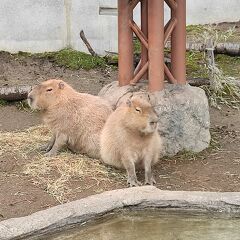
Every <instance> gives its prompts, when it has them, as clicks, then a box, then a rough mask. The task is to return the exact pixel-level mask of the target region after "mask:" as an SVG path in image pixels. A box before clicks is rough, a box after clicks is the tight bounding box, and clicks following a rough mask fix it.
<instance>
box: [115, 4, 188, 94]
mask: <svg viewBox="0 0 240 240" xmlns="http://www.w3.org/2000/svg"><path fill="white" fill-rule="evenodd" d="M139 2H140V4H141V29H140V28H139V26H138V25H137V24H136V23H135V22H134V20H133V10H134V8H135V7H136V6H137V4H138V3H139ZM165 2H166V4H167V5H168V6H169V8H170V9H171V18H170V20H169V21H168V22H167V24H166V25H165V26H164V0H118V52H119V60H118V66H119V75H118V80H119V85H120V86H124V85H128V84H135V83H137V82H138V81H139V80H140V79H142V78H145V79H147V78H148V80H149V91H160V90H162V89H163V88H164V74H165V75H166V77H167V79H168V81H169V82H170V83H174V84H176V83H178V84H185V83H186V65H185V62H186V60H185V52H186V0H165ZM133 33H134V34H135V35H136V37H137V38H138V39H139V41H140V43H141V59H140V61H139V63H138V65H137V67H136V68H135V70H134V67H133ZM170 37H171V70H170V69H169V68H168V67H167V66H166V64H165V63H164V46H165V45H166V43H167V41H168V39H169V38H170Z"/></svg>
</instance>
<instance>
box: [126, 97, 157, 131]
mask: <svg viewBox="0 0 240 240" xmlns="http://www.w3.org/2000/svg"><path fill="white" fill-rule="evenodd" d="M126 107H127V108H128V109H127V116H126V118H125V125H126V127H127V128H129V129H133V130H137V131H140V132H141V133H142V134H144V135H148V134H151V133H153V132H155V131H156V129H157V123H158V117H157V114H156V112H155V110H154V109H153V107H152V106H151V104H150V103H149V102H147V101H146V100H144V99H142V98H139V97H132V98H131V99H128V100H127V103H126Z"/></svg>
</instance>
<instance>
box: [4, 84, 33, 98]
mask: <svg viewBox="0 0 240 240" xmlns="http://www.w3.org/2000/svg"><path fill="white" fill-rule="evenodd" d="M32 88H33V86H29V85H22V86H13V87H8V86H6V87H0V99H2V100H5V101H21V100H24V99H27V95H28V93H29V92H30V91H31V90H32Z"/></svg>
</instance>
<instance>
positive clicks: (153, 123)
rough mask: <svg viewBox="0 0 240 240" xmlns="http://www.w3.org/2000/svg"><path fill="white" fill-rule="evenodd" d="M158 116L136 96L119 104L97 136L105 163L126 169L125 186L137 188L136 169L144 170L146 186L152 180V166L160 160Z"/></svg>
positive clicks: (147, 104)
mask: <svg viewBox="0 0 240 240" xmlns="http://www.w3.org/2000/svg"><path fill="white" fill-rule="evenodd" d="M157 124H158V117H157V115H156V113H155V111H154V109H153V108H152V106H151V105H150V103H148V102H147V101H146V100H144V99H141V98H139V97H133V98H131V99H129V100H128V101H127V102H126V103H125V104H122V105H120V106H119V107H118V108H117V109H116V110H115V111H114V112H113V113H112V114H111V115H110V116H109V118H108V120H107V122H106V124H105V125H104V128H103V130H102V133H101V137H100V148H101V150H100V153H101V159H102V161H103V162H104V163H106V164H108V165H112V166H114V167H116V168H125V169H126V170H127V174H128V180H127V183H128V184H129V185H130V186H138V185H140V182H139V181H138V180H137V176H136V172H135V167H142V168H144V169H145V184H151V185H153V184H154V183H155V180H154V178H153V175H152V171H151V166H152V165H153V164H155V163H156V162H157V161H158V160H159V153H160V151H161V146H162V143H161V138H160V136H159V134H158V130H157Z"/></svg>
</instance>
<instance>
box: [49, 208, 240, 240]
mask: <svg viewBox="0 0 240 240" xmlns="http://www.w3.org/2000/svg"><path fill="white" fill-rule="evenodd" d="M45 239H46V238H45ZM47 239H49V240H63V239H64V240H195V239H196V240H239V239H240V219H239V218H223V217H219V216H218V217H216V216H210V215H203V214H189V213H176V212H159V211H155V212H154V211H152V210H151V211H147V212H146V211H145V212H134V213H129V212H128V213H118V214H114V215H112V216H107V217H103V218H102V219H101V220H98V221H95V222H94V223H88V224H86V225H85V226H78V227H75V228H73V229H69V230H66V231H64V232H62V233H58V234H55V235H52V236H51V237H47Z"/></svg>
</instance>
